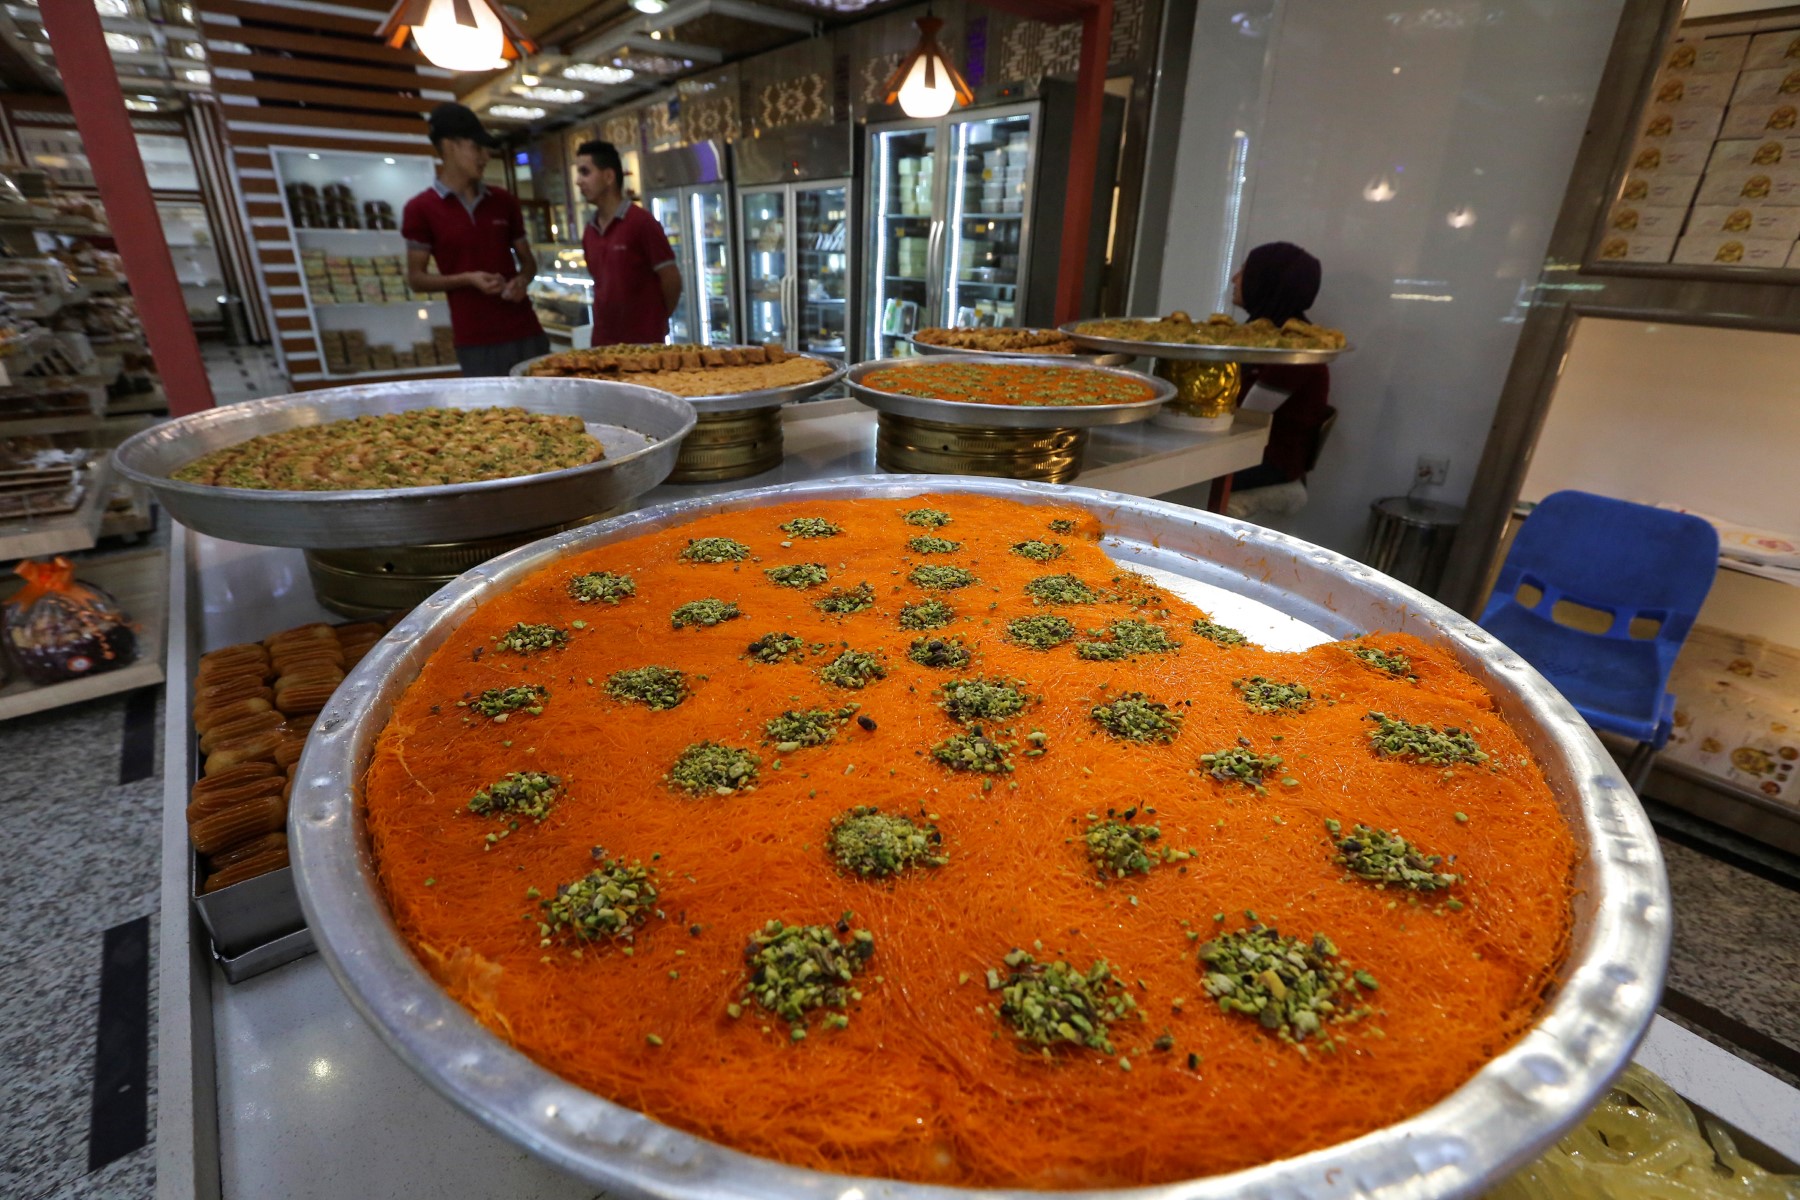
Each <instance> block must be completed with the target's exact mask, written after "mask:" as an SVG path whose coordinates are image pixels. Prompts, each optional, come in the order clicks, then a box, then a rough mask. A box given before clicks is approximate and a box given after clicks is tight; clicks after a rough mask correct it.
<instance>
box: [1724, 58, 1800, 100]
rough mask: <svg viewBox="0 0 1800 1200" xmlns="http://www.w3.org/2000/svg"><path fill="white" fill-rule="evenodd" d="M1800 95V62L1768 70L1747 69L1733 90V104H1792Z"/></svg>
mask: <svg viewBox="0 0 1800 1200" xmlns="http://www.w3.org/2000/svg"><path fill="white" fill-rule="evenodd" d="M1797 96H1800V62H1796V63H1793V64H1792V65H1790V66H1787V67H1775V68H1772V69H1770V70H1767V71H1745V72H1744V73H1743V74H1742V75H1739V76H1738V77H1737V86H1736V87H1735V88H1733V89H1732V90H1731V103H1732V104H1792V103H1793V102H1794V98H1795V97H1797Z"/></svg>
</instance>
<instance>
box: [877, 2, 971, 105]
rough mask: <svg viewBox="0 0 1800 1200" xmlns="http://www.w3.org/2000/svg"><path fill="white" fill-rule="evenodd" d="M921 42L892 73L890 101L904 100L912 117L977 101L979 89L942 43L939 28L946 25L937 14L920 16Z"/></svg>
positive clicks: (889, 87)
mask: <svg viewBox="0 0 1800 1200" xmlns="http://www.w3.org/2000/svg"><path fill="white" fill-rule="evenodd" d="M918 26H919V44H918V45H917V46H914V47H913V51H912V53H911V54H908V55H907V56H906V57H905V58H903V59H901V60H900V66H899V68H898V69H897V70H895V72H894V73H893V74H892V75H890V76H889V77H888V81H887V103H889V104H892V103H894V102H895V101H896V100H898V101H899V102H900V111H901V112H903V113H905V114H906V115H907V116H909V117H941V116H943V115H944V114H945V113H947V112H949V111H950V110H951V109H952V108H955V107H956V104H957V102H958V101H959V100H960V101H961V102H962V103H964V104H973V103H974V102H975V93H974V92H972V91H970V90H969V85H968V84H967V83H965V82H963V77H962V76H961V75H959V74H958V73H957V70H956V68H955V67H953V66H951V65H950V60H949V59H948V58H946V57H945V56H944V51H943V48H942V47H941V46H939V45H938V41H937V34H938V30H940V29H942V28H943V27H944V23H943V21H941V20H939V19H938V18H937V17H920V18H919V20H918Z"/></svg>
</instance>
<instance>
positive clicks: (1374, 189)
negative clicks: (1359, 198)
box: [1363, 175, 1399, 204]
mask: <svg viewBox="0 0 1800 1200" xmlns="http://www.w3.org/2000/svg"><path fill="white" fill-rule="evenodd" d="M1398 191H1399V189H1398V188H1396V187H1395V186H1394V184H1393V181H1392V180H1390V179H1389V178H1388V177H1387V176H1386V175H1377V176H1376V177H1375V178H1374V179H1371V180H1369V182H1368V183H1366V184H1364V185H1363V199H1364V200H1367V201H1369V202H1370V203H1371V204H1385V203H1387V202H1388V201H1389V200H1392V199H1393V198H1394V196H1395V195H1396V194H1397V193H1398Z"/></svg>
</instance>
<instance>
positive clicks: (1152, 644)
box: [1075, 617, 1181, 662]
mask: <svg viewBox="0 0 1800 1200" xmlns="http://www.w3.org/2000/svg"><path fill="white" fill-rule="evenodd" d="M1088 636H1089V637H1093V638H1099V639H1103V640H1100V641H1093V642H1077V643H1075V654H1076V657H1078V658H1089V659H1094V660H1096V661H1099V662H1117V661H1118V660H1120V659H1123V658H1136V657H1137V656H1138V655H1140V654H1173V653H1174V652H1175V651H1176V650H1177V649H1179V648H1180V647H1181V643H1180V642H1179V641H1177V640H1175V639H1174V638H1172V637H1170V636H1169V634H1168V631H1167V630H1165V629H1164V628H1163V627H1162V626H1160V625H1153V624H1151V623H1150V622H1149V621H1138V620H1134V619H1132V618H1129V617H1127V618H1126V619H1125V620H1122V621H1114V622H1113V623H1112V624H1111V625H1108V626H1106V627H1105V628H1103V629H1090V630H1088Z"/></svg>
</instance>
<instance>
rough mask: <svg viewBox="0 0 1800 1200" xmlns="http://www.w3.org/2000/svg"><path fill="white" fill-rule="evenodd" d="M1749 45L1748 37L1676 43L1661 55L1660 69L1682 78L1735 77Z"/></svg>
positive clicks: (1745, 35) (1772, 64) (1746, 35)
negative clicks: (1720, 75) (1721, 75)
mask: <svg viewBox="0 0 1800 1200" xmlns="http://www.w3.org/2000/svg"><path fill="white" fill-rule="evenodd" d="M1750 42H1751V38H1750V35H1749V34H1741V35H1739V36H1737V37H1719V38H1705V39H1703V40H1698V41H1681V42H1676V43H1675V44H1674V45H1672V46H1670V47H1669V49H1668V52H1667V53H1665V54H1664V55H1663V70H1664V71H1665V72H1669V73H1671V74H1673V73H1681V74H1685V75H1716V74H1721V73H1731V74H1735V73H1736V72H1737V70H1738V68H1740V67H1742V66H1743V65H1744V60H1745V59H1746V57H1747V56H1748V55H1749V52H1750ZM1766 65H1769V66H1774V65H1776V64H1774V63H1770V64H1766Z"/></svg>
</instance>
